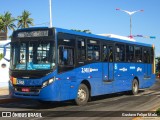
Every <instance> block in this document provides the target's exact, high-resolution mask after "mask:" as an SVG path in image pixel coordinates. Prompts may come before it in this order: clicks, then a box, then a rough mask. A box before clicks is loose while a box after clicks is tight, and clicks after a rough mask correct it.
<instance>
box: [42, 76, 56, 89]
mask: <svg viewBox="0 0 160 120" xmlns="http://www.w3.org/2000/svg"><path fill="white" fill-rule="evenodd" d="M54 81H55V77H53V78H51V79H49V80H47V81H45V82H43V84H42V88H43V87H46V86H48V85H49V84H51V83H53V82H54Z"/></svg>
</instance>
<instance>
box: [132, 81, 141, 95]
mask: <svg viewBox="0 0 160 120" xmlns="http://www.w3.org/2000/svg"><path fill="white" fill-rule="evenodd" d="M138 91H139V84H138V81H137V79H134V80H133V82H132V94H133V95H137V94H138Z"/></svg>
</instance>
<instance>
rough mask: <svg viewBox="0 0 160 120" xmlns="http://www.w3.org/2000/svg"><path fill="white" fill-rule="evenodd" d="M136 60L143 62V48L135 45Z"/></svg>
mask: <svg viewBox="0 0 160 120" xmlns="http://www.w3.org/2000/svg"><path fill="white" fill-rule="evenodd" d="M135 60H136V62H142V48H141V47H137V46H136V47H135Z"/></svg>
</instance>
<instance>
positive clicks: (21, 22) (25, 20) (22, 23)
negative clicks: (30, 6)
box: [18, 10, 33, 28]
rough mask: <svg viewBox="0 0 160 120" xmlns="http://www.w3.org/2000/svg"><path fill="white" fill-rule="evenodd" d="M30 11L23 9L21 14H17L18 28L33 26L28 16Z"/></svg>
mask: <svg viewBox="0 0 160 120" xmlns="http://www.w3.org/2000/svg"><path fill="white" fill-rule="evenodd" d="M30 15H31V13H29V12H28V11H26V10H24V11H23V12H22V15H21V16H18V28H28V27H29V26H30V25H32V26H33V19H32V18H30V17H29V16H30Z"/></svg>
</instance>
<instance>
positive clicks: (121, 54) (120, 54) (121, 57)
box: [115, 44, 125, 62]
mask: <svg viewBox="0 0 160 120" xmlns="http://www.w3.org/2000/svg"><path fill="white" fill-rule="evenodd" d="M115 61H117V62H123V61H125V47H124V45H122V44H116V52H115Z"/></svg>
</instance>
